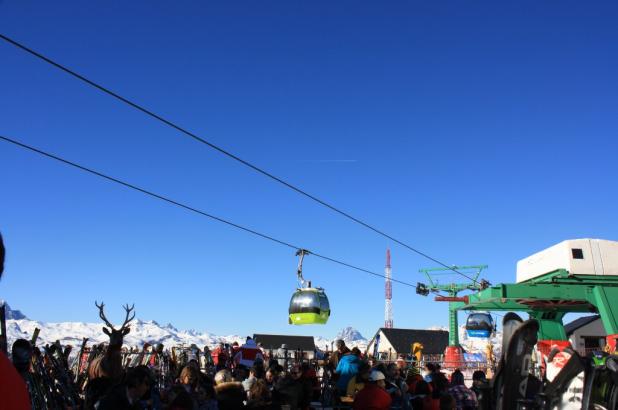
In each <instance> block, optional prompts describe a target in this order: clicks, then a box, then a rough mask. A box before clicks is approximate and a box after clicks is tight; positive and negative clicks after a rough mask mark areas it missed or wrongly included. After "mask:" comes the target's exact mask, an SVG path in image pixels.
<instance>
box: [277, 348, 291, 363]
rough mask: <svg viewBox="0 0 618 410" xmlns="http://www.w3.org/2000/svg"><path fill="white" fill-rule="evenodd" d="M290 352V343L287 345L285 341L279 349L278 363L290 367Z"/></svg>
mask: <svg viewBox="0 0 618 410" xmlns="http://www.w3.org/2000/svg"><path fill="white" fill-rule="evenodd" d="M288 354H289V351H288V345H286V344H285V343H284V344H282V345H281V347H280V348H279V349H277V363H278V364H279V366H281V367H283V368H284V369H287V368H288Z"/></svg>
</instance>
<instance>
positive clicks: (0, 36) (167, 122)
mask: <svg viewBox="0 0 618 410" xmlns="http://www.w3.org/2000/svg"><path fill="white" fill-rule="evenodd" d="M0 39H2V40H4V41H6V42H7V43H9V44H12V45H13V46H15V47H17V48H19V49H21V50H23V51H26V52H27V53H29V54H31V55H33V56H35V57H37V58H39V59H41V60H43V61H45V62H46V63H48V64H50V65H52V66H54V67H56V68H58V69H60V70H62V71H64V72H65V73H67V74H69V75H71V76H73V77H75V78H77V79H79V80H81V81H83V82H85V83H86V84H88V85H90V86H92V87H94V88H96V89H98V90H100V91H102V92H104V93H105V94H108V95H110V96H112V97H114V98H116V99H117V100H119V101H122V102H123V103H125V104H127V105H129V106H131V107H133V108H135V109H136V110H138V111H141V112H142V113H144V114H146V115H148V116H150V117H152V118H154V119H156V120H158V121H160V122H162V123H163V124H165V125H167V126H169V127H171V128H173V129H175V130H177V131H179V132H181V133H183V134H185V135H187V136H188V137H191V138H193V139H194V140H196V141H198V142H201V143H202V144H205V145H207V146H209V147H210V148H212V149H214V150H216V151H218V152H220V153H221V154H223V155H225V156H227V157H229V158H231V159H233V160H235V161H238V162H240V163H241V164H243V165H245V166H247V167H249V168H251V169H252V170H254V171H255V172H258V173H260V174H262V175H264V176H266V177H268V178H270V179H272V180H274V181H276V182H278V183H280V184H282V185H284V186H286V187H287V188H289V189H291V190H293V191H296V192H297V193H299V194H301V195H303V196H305V197H307V198H309V199H311V200H313V201H315V202H317V203H318V204H320V205H322V206H325V207H326V208H329V209H330V210H331V211H334V212H336V213H338V214H340V215H342V216H344V217H346V218H348V219H350V220H352V221H354V222H356V223H358V224H360V225H362V226H364V227H365V228H367V229H370V230H372V231H373V232H375V233H377V234H378V235H381V236H383V237H385V238H387V239H390V240H391V241H393V242H395V243H397V244H399V245H401V246H403V247H404V248H406V249H408V250H410V251H412V252H414V253H416V254H417V255H420V256H422V257H424V258H426V259H428V260H430V261H432V262H434V263H437V264H438V265H440V266H443V267H445V268H448V269H450V270H452V271H453V272H455V273H458V274H459V275H461V276H463V277H464V278H466V279H470V280H471V281H473V282H474V283H475V284H480V282H478V281H476V280H475V279H474V278H471V277H470V276H468V275H466V274H464V273H462V272H459V271H458V270H456V269H453V268H452V267H451V266H448V265H447V264H445V263H442V262H440V261H439V260H437V259H436V258H434V257H432V256H429V255H428V254H426V253H424V252H422V251H419V250H418V249H415V248H414V247H412V246H410V245H408V244H406V243H405V242H402V241H400V240H398V239H396V238H394V237H392V236H391V235H389V234H387V233H386V232H383V231H382V230H380V229H378V228H375V227H374V226H372V225H369V224H368V223H366V222H363V221H362V220H360V219H358V218H356V217H354V216H352V215H350V214H349V213H347V212H345V211H342V210H340V209H339V208H337V207H335V206H334V205H331V204H329V203H328V202H325V201H324V200H322V199H320V198H318V197H316V196H314V195H311V194H310V193H308V192H306V191H304V190H302V189H300V188H298V187H296V186H295V185H292V184H291V183H289V182H287V181H285V180H284V179H282V178H279V177H277V176H275V175H273V174H271V173H270V172H268V171H266V170H264V169H262V168H260V167H258V166H257V165H254V164H252V163H251V162H249V161H247V160H244V159H242V158H240V157H238V156H237V155H235V154H232V153H231V152H229V151H227V150H225V149H224V148H222V147H220V146H218V145H215V144H214V143H212V142H210V141H207V140H206V139H204V138H202V137H200V136H198V135H196V134H194V133H193V132H191V131H189V130H187V129H185V128H183V127H181V126H180V125H178V124H176V123H174V122H172V121H170V120H168V119H166V118H164V117H163V116H161V115H159V114H156V113H155V112H153V111H150V110H149V109H147V108H145V107H143V106H141V105H139V104H137V103H136V102H133V101H131V100H129V99H128V98H125V97H123V96H121V95H119V94H117V93H115V92H113V91H111V90H110V89H108V88H106V87H104V86H102V85H100V84H98V83H96V82H94V81H92V80H90V79H88V78H87V77H85V76H83V75H81V74H78V73H77V72H75V71H73V70H71V69H70V68H67V67H65V66H63V65H62V64H60V63H57V62H56V61H54V60H52V59H51V58H49V57H46V56H44V55H43V54H41V53H39V52H37V51H34V50H33V49H31V48H29V47H27V46H25V45H23V44H21V43H19V42H17V41H15V40H13V39H11V38H9V37H7V36H5V35H4V34H1V33H0Z"/></svg>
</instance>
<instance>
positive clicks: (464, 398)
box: [448, 369, 478, 410]
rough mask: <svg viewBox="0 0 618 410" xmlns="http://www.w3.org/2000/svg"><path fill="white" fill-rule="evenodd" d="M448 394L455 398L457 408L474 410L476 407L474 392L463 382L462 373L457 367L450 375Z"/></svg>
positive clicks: (458, 409)
mask: <svg viewBox="0 0 618 410" xmlns="http://www.w3.org/2000/svg"><path fill="white" fill-rule="evenodd" d="M448 394H449V395H451V396H453V398H454V399H455V407H456V408H457V410H475V409H477V408H478V402H477V400H476V394H474V392H473V391H472V390H470V389H469V388H467V387H466V385H465V384H464V375H463V373H461V371H460V370H459V369H457V370H455V371H454V372H453V374H452V375H451V387H450V388H449V389H448Z"/></svg>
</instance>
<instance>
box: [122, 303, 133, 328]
mask: <svg viewBox="0 0 618 410" xmlns="http://www.w3.org/2000/svg"><path fill="white" fill-rule="evenodd" d="M122 307H123V308H124V310H125V311H126V312H127V315H126V316H125V318H124V323H123V324H122V326H120V329H124V328H125V327H126V326H127V324H129V322H130V321H132V320H133V319H135V311H134V308H135V303H134V304H132V305H131V307H129V304H128V303H127V304H126V305H124V306H122ZM131 312H133V315H132V316H131V317H129V315H130V314H131Z"/></svg>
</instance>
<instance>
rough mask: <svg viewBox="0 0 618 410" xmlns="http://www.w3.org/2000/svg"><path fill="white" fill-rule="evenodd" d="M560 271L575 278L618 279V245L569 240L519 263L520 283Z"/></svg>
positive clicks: (592, 240)
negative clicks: (575, 276)
mask: <svg viewBox="0 0 618 410" xmlns="http://www.w3.org/2000/svg"><path fill="white" fill-rule="evenodd" d="M557 269H565V270H567V271H568V272H569V273H570V274H573V275H603V276H618V242H616V241H607V240H605V239H588V238H586V239H569V240H566V241H563V242H560V243H559V244H557V245H554V246H552V247H550V248H547V249H545V250H543V251H541V252H537V253H535V254H534V255H531V256H528V257H527V258H524V259H522V260H520V261H519V262H517V283H519V282H524V281H527V280H530V279H532V278H536V277H538V276H541V275H544V274H546V273H549V272H553V271H555V270H557Z"/></svg>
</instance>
